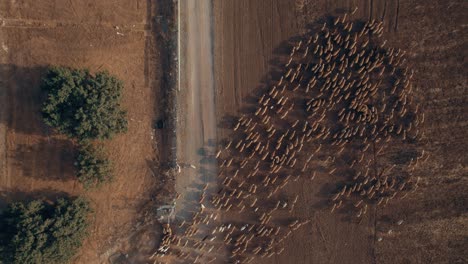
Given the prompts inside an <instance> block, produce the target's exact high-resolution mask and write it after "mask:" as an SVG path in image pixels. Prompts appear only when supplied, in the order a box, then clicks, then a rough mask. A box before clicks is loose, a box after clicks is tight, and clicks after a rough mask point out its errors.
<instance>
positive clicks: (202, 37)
mask: <svg viewBox="0 0 468 264" xmlns="http://www.w3.org/2000/svg"><path fill="white" fill-rule="evenodd" d="M179 8H180V18H181V21H180V27H181V28H180V32H181V36H182V38H183V39H181V40H180V43H183V44H182V46H181V47H180V56H179V58H180V68H179V72H180V80H179V91H180V92H179V95H178V98H179V102H178V104H179V105H180V107H181V108H180V113H183V114H179V120H178V128H177V134H178V139H177V140H178V142H177V143H178V146H179V147H178V155H177V156H178V162H179V164H180V166H181V173H180V175H179V177H177V180H176V185H177V187H176V190H177V192H178V193H180V194H183V197H182V199H181V200H180V201H179V204H178V205H177V209H176V214H177V215H178V216H182V217H184V216H187V214H188V213H189V212H188V211H187V210H185V211H183V210H182V209H183V208H185V207H186V206H188V205H189V204H190V202H192V201H193V200H194V199H197V198H196V196H197V194H199V193H198V191H199V190H198V189H199V188H198V187H200V186H199V185H200V184H205V183H210V182H213V180H214V179H215V176H214V175H216V166H214V163H210V162H209V160H207V159H206V155H207V154H209V153H210V151H212V150H210V149H209V148H210V146H214V144H215V142H216V116H215V99H214V79H213V53H212V35H211V31H212V24H211V1H210V0H203V1H190V0H183V1H180V7H179ZM197 186H198V187H197Z"/></svg>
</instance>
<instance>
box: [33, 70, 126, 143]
mask: <svg viewBox="0 0 468 264" xmlns="http://www.w3.org/2000/svg"><path fill="white" fill-rule="evenodd" d="M122 88H123V83H122V81H120V80H118V79H117V78H116V77H114V76H112V75H110V74H109V73H107V72H98V73H96V74H95V75H91V74H90V73H89V71H88V70H85V69H71V68H67V67H51V68H49V70H48V72H47V74H46V76H45V77H44V79H43V84H42V89H43V90H44V91H46V92H47V99H46V101H45V103H44V105H43V107H42V114H43V117H44V121H45V123H46V124H48V125H50V126H52V127H54V128H55V129H57V131H58V132H60V133H63V134H65V135H67V136H69V137H70V138H76V139H78V140H80V141H81V140H92V139H108V138H111V137H112V136H113V135H114V134H117V133H121V132H125V131H126V130H127V120H126V112H125V111H124V110H122V109H121V106H120V99H121V91H122Z"/></svg>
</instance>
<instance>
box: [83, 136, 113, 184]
mask: <svg viewBox="0 0 468 264" xmlns="http://www.w3.org/2000/svg"><path fill="white" fill-rule="evenodd" d="M75 164H76V167H77V171H78V173H77V177H78V180H79V181H80V182H81V183H82V184H83V186H84V188H85V189H92V188H96V187H99V186H101V185H102V184H103V183H107V182H110V181H112V178H113V174H112V166H111V162H110V161H109V159H108V158H107V155H105V153H104V150H103V149H102V147H101V146H100V145H99V146H98V147H95V146H93V145H92V144H89V143H84V144H82V145H81V146H80V149H79V153H78V157H77V160H76V163H75Z"/></svg>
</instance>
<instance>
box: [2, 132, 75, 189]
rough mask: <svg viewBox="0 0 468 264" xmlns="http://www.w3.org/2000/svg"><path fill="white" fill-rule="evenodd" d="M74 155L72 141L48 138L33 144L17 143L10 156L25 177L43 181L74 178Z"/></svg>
mask: <svg viewBox="0 0 468 264" xmlns="http://www.w3.org/2000/svg"><path fill="white" fill-rule="evenodd" d="M75 157H76V150H75V148H74V145H73V143H72V141H70V140H67V139H57V138H48V139H44V140H41V141H39V143H37V144H34V145H29V144H20V145H17V146H16V150H15V152H14V154H13V155H12V156H11V157H10V158H12V159H13V160H14V165H15V166H16V167H17V168H18V169H19V170H21V171H22V172H23V175H24V176H26V177H29V178H35V179H39V180H44V181H50V180H53V181H71V180H74V179H75V178H76V176H75V169H74V166H73V163H74V160H75Z"/></svg>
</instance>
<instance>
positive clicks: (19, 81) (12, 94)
mask: <svg viewBox="0 0 468 264" xmlns="http://www.w3.org/2000/svg"><path fill="white" fill-rule="evenodd" d="M45 71H46V67H45V66H36V67H21V66H17V65H12V64H3V65H0V75H1V77H2V80H1V82H2V86H3V87H4V88H2V90H1V91H0V103H1V107H2V109H1V110H0V111H1V112H0V113H1V114H0V122H1V123H2V124H4V125H5V126H7V127H8V128H9V129H11V130H13V131H14V132H15V133H21V134H26V135H40V136H46V135H49V133H50V132H51V129H50V128H49V127H47V126H46V124H45V123H44V122H43V121H42V116H41V104H42V101H43V99H44V93H43V92H42V91H41V87H40V86H41V78H42V76H43V74H44V72H45Z"/></svg>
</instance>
